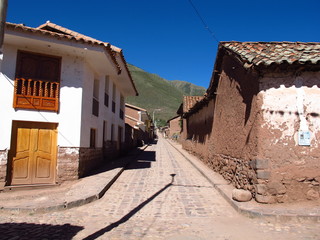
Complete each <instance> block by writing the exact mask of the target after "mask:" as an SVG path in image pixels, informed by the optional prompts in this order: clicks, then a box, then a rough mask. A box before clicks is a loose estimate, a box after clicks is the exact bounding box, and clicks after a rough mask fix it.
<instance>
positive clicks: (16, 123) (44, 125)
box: [6, 120, 58, 186]
mask: <svg viewBox="0 0 320 240" xmlns="http://www.w3.org/2000/svg"><path fill="white" fill-rule="evenodd" d="M22 127H26V128H36V129H51V130H54V131H55V134H56V135H55V137H54V138H53V143H52V144H53V146H54V147H53V150H54V151H53V153H52V154H53V156H54V157H53V159H52V161H53V163H52V166H53V169H52V171H53V179H52V181H51V183H34V184H32V185H43V184H44V185H47V184H55V182H56V178H57V162H58V161H57V157H58V145H57V144H58V142H57V141H58V134H57V133H58V131H57V128H58V123H52V122H34V121H20V120H13V121H12V127H11V142H10V150H9V154H8V166H7V181H6V182H7V184H6V185H7V186H11V185H12V177H13V158H14V156H15V154H16V147H17V138H18V131H17V130H18V128H22ZM18 185H20V186H23V185H30V184H17V186H18Z"/></svg>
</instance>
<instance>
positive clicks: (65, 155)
mask: <svg viewBox="0 0 320 240" xmlns="http://www.w3.org/2000/svg"><path fill="white" fill-rule="evenodd" d="M47 40H48V39H47ZM18 42H19V41H17V43H18ZM78 47H79V46H78V45H77V44H70V46H66V45H60V42H59V41H56V40H52V43H51V42H50V40H48V41H42V40H41V41H40V40H35V39H33V38H32V37H31V38H30V39H29V38H26V42H25V45H23V46H21V45H14V44H13V43H12V44H11V42H10V41H9V42H8V40H7V42H5V45H4V60H3V62H2V64H1V71H2V73H1V75H0V96H1V108H0V116H1V118H0V133H1V138H0V152H1V153H3V152H7V151H8V150H9V148H10V143H11V128H12V121H13V120H20V121H33V122H53V123H57V124H58V129H57V130H58V149H59V151H58V155H57V181H64V180H70V179H74V178H77V177H78V176H79V175H78V174H79V173H80V175H81V174H85V172H86V171H87V170H88V169H86V168H89V169H91V168H92V167H94V166H96V165H97V164H99V163H102V162H103V154H102V152H103V151H102V150H101V149H102V146H103V145H102V144H103V143H102V138H103V122H104V121H107V126H106V127H107V130H106V133H107V140H110V138H111V124H114V140H117V139H118V136H117V135H118V127H119V126H121V127H122V128H123V131H122V133H123V136H122V141H124V134H125V131H124V120H122V119H120V117H119V112H120V91H119V89H118V88H117V89H116V112H115V113H113V112H112V110H111V106H112V105H111V102H112V83H113V82H115V83H116V81H117V79H118V78H117V76H114V75H112V74H115V71H114V69H112V67H111V61H110V63H107V62H106V63H105V64H104V65H103V68H102V69H103V71H104V72H103V73H101V74H97V73H96V72H99V71H96V70H95V69H94V68H93V67H92V66H91V65H90V63H89V62H88V60H87V59H86V57H87V55H86V52H88V49H87V48H83V46H82V47H81V48H78ZM88 48H90V47H89V46H88ZM18 50H25V51H30V52H34V53H42V54H47V55H54V56H60V57H62V60H61V81H60V96H59V97H60V98H59V102H60V105H59V111H58V112H48V111H36V110H22V109H16V110H15V109H14V108H13V107H12V105H13V96H14V87H13V86H14V78H15V70H16V58H17V51H18ZM66 50H68V51H66ZM100 55H101V54H100ZM100 55H99V56H100ZM102 55H103V54H102ZM100 57H101V56H100ZM104 60H105V59H104ZM92 64H93V65H94V63H92ZM109 70H110V74H111V78H110V79H111V80H110V81H109V84H110V85H109V97H110V99H109V107H106V106H105V105H104V89H105V75H106V74H107V73H108V72H109ZM95 78H96V79H99V80H100V87H99V102H100V104H99V117H98V118H97V117H95V116H93V115H92V96H93V81H94V79H95ZM90 128H95V129H96V130H97V139H96V143H97V151H96V152H97V154H91V153H92V152H95V150H92V149H89V150H87V151H85V152H86V153H85V152H79V153H75V152H74V151H71V153H70V149H78V148H80V149H86V148H87V147H89V142H90ZM81 131H82V134H81ZM109 145H110V144H109ZM109 145H108V146H109ZM111 145H112V149H115V147H114V144H111ZM66 149H67V150H66ZM109 149H111V148H108V147H106V149H105V152H108V151H109ZM98 152H99V154H98ZM87 153H90V154H87ZM116 154H117V153H116ZM116 154H113V155H112V157H114V155H116ZM1 156H2V157H0V178H1V179H4V178H5V177H6V176H5V175H6V166H7V161H8V159H7V155H6V154H2V155H1ZM4 156H6V158H5V157H4ZM90 156H92V157H90ZM108 157H109V156H108ZM98 158H99V159H98ZM79 161H80V164H81V165H79ZM79 166H80V167H81V171H80V170H79V169H78V168H79ZM0 182H1V180H0Z"/></svg>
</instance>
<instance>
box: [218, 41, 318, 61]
mask: <svg viewBox="0 0 320 240" xmlns="http://www.w3.org/2000/svg"><path fill="white" fill-rule="evenodd" d="M220 48H225V49H227V50H229V51H231V52H234V53H235V54H237V55H238V56H239V57H240V59H241V60H242V61H243V62H246V63H249V64H254V65H256V66H260V65H265V66H268V65H271V64H273V63H275V64H282V63H288V64H294V63H297V64H307V63H310V64H319V63H320V43H318V42H314V43H310V42H308V43H303V42H221V43H220Z"/></svg>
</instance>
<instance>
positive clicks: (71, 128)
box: [0, 45, 83, 149]
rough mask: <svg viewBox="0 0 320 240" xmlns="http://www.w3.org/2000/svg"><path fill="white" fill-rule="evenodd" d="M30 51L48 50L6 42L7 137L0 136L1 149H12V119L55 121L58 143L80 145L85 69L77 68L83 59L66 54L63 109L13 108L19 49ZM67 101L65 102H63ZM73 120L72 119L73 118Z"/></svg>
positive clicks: (2, 123)
mask: <svg viewBox="0 0 320 240" xmlns="http://www.w3.org/2000/svg"><path fill="white" fill-rule="evenodd" d="M18 49H20V50H28V51H33V52H39V53H46V54H48V52H44V51H43V50H42V49H40V50H39V49H30V48H21V47H19V48H17V47H15V46H11V45H9V46H8V45H6V46H5V48H4V61H3V63H2V72H3V74H2V75H1V76H0V77H1V81H0V95H1V99H2V101H1V108H0V116H3V117H1V118H0V132H1V133H2V134H1V135H2V136H3V137H2V138H1V139H0V149H6V148H10V142H11V128H12V120H21V121H37V122H54V123H58V124H59V125H58V131H59V136H58V145H60V146H78V145H79V143H80V132H79V130H80V113H81V94H82V89H81V88H80V86H81V81H82V78H83V76H82V75H81V72H77V71H75V70H76V69H77V68H81V67H82V61H83V60H82V61H81V59H78V58H77V57H71V56H62V64H61V90H60V108H59V112H58V113H55V112H46V111H41V112H38V111H34V110H22V109H17V110H15V109H14V108H13V107H12V104H13V95H14V87H13V85H14V77H15V66H16V55H17V50H18ZM50 54H52V55H54V54H55V55H57V56H60V55H59V54H61V53H60V52H58V51H51V52H50ZM61 103H63V104H61ZM70 119H72V121H70Z"/></svg>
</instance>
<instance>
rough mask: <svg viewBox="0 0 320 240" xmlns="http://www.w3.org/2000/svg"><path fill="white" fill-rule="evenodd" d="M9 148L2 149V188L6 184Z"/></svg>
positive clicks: (0, 165)
mask: <svg viewBox="0 0 320 240" xmlns="http://www.w3.org/2000/svg"><path fill="white" fill-rule="evenodd" d="M7 163H8V150H0V190H2V189H3V187H4V185H5V184H6V176H7Z"/></svg>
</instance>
